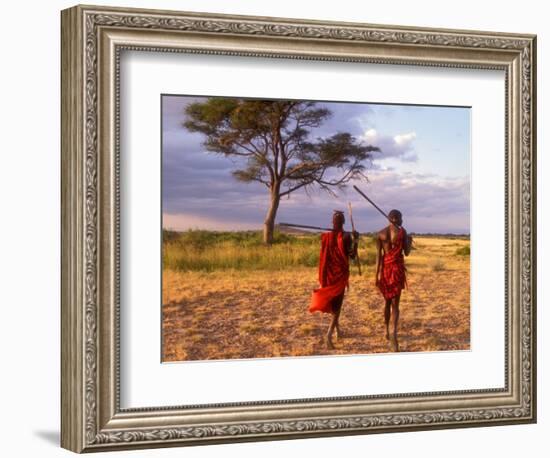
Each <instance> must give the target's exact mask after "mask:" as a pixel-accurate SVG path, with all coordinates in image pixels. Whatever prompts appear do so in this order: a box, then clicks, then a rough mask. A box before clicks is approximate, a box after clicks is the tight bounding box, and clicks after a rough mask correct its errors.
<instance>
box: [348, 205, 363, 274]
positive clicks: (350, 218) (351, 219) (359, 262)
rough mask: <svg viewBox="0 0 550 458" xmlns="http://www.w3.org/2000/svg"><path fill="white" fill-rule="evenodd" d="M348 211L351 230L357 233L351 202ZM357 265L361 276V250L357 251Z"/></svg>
mask: <svg viewBox="0 0 550 458" xmlns="http://www.w3.org/2000/svg"><path fill="white" fill-rule="evenodd" d="M348 209H349V220H350V222H351V230H352V231H353V232H355V224H353V211H352V209H351V202H348ZM355 263H356V264H357V270H358V271H359V275H361V261H359V250H357V253H356V254H355Z"/></svg>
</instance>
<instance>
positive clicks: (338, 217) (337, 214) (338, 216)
mask: <svg viewBox="0 0 550 458" xmlns="http://www.w3.org/2000/svg"><path fill="white" fill-rule="evenodd" d="M345 219H346V218H345V216H344V212H343V211H340V210H334V213H333V214H332V221H338V222H340V224H344V221H345Z"/></svg>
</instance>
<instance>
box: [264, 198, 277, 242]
mask: <svg viewBox="0 0 550 458" xmlns="http://www.w3.org/2000/svg"><path fill="white" fill-rule="evenodd" d="M280 200H281V197H280V196H279V190H278V189H276V190H274V191H273V192H272V193H271V205H270V207H269V210H268V212H267V215H266V216H265V220H264V243H266V244H268V245H271V244H272V243H273V232H274V230H275V217H276V216H277V210H278V209H279V202H280Z"/></svg>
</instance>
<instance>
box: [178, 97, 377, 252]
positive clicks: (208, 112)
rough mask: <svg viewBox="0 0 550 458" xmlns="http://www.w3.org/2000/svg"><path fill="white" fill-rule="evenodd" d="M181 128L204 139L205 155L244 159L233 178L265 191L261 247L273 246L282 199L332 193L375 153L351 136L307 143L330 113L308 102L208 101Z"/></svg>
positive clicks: (338, 135) (358, 172)
mask: <svg viewBox="0 0 550 458" xmlns="http://www.w3.org/2000/svg"><path fill="white" fill-rule="evenodd" d="M185 112H186V115H187V120H186V121H185V123H184V126H185V127H186V128H187V129H188V130H190V131H191V132H201V133H203V134H204V135H205V136H206V139H205V142H204V146H205V148H206V149H207V150H208V151H211V152H215V153H218V154H222V155H224V156H227V157H240V158H242V159H243V161H242V167H241V168H239V169H237V170H234V171H233V172H232V173H233V176H234V177H235V178H236V179H237V180H240V181H242V182H245V183H250V182H259V183H262V184H263V185H265V186H266V188H267V189H268V191H269V196H270V205H269V209H268V211H267V214H266V216H265V221H264V242H265V243H268V244H270V243H272V242H273V232H274V227H275V217H276V215H277V210H278V209H279V204H280V202H281V198H282V197H284V196H288V195H290V194H291V193H293V192H294V191H297V190H298V189H301V188H304V189H305V190H306V191H307V190H308V188H310V187H312V186H318V187H320V188H321V189H322V190H324V191H327V192H329V193H331V194H334V191H333V189H335V188H342V187H343V186H345V184H346V183H347V182H349V181H350V180H351V179H353V178H356V177H358V176H362V175H363V171H364V169H365V166H364V161H365V160H366V159H368V158H370V156H371V155H370V153H371V152H373V151H379V149H378V148H377V147H375V146H372V145H365V144H363V143H361V142H360V141H358V140H357V139H356V138H355V137H353V136H352V135H351V134H350V133H347V132H339V133H336V134H334V135H332V136H331V137H328V138H317V139H316V140H313V139H310V134H311V130H312V129H315V128H318V127H320V126H321V125H322V124H323V122H324V121H325V120H326V119H328V118H329V117H330V116H331V112H330V111H329V110H328V109H326V108H324V107H319V106H318V105H317V104H316V103H315V102H307V101H285V100H278V101H271V100H243V99H236V98H235V99H230V98H209V99H207V100H206V101H205V102H196V103H192V104H189V105H188V106H187V108H186V110H185Z"/></svg>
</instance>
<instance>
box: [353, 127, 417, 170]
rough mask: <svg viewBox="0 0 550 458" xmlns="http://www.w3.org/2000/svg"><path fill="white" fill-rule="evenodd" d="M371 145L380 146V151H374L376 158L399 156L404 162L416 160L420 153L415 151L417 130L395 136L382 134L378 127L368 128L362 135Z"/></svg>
mask: <svg viewBox="0 0 550 458" xmlns="http://www.w3.org/2000/svg"><path fill="white" fill-rule="evenodd" d="M359 138H360V139H361V140H363V141H364V142H365V143H368V144H369V145H374V146H378V148H380V150H381V151H380V153H374V159H375V160H378V161H381V160H384V159H389V158H397V159H399V160H401V161H403V162H416V161H417V160H418V155H417V154H416V152H415V151H414V140H415V139H416V132H407V133H403V134H397V135H394V136H390V135H382V134H380V133H379V132H378V131H377V130H376V129H373V128H371V129H367V130H366V131H365V132H364V133H363V134H362V135H361V136H360V137H359Z"/></svg>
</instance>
